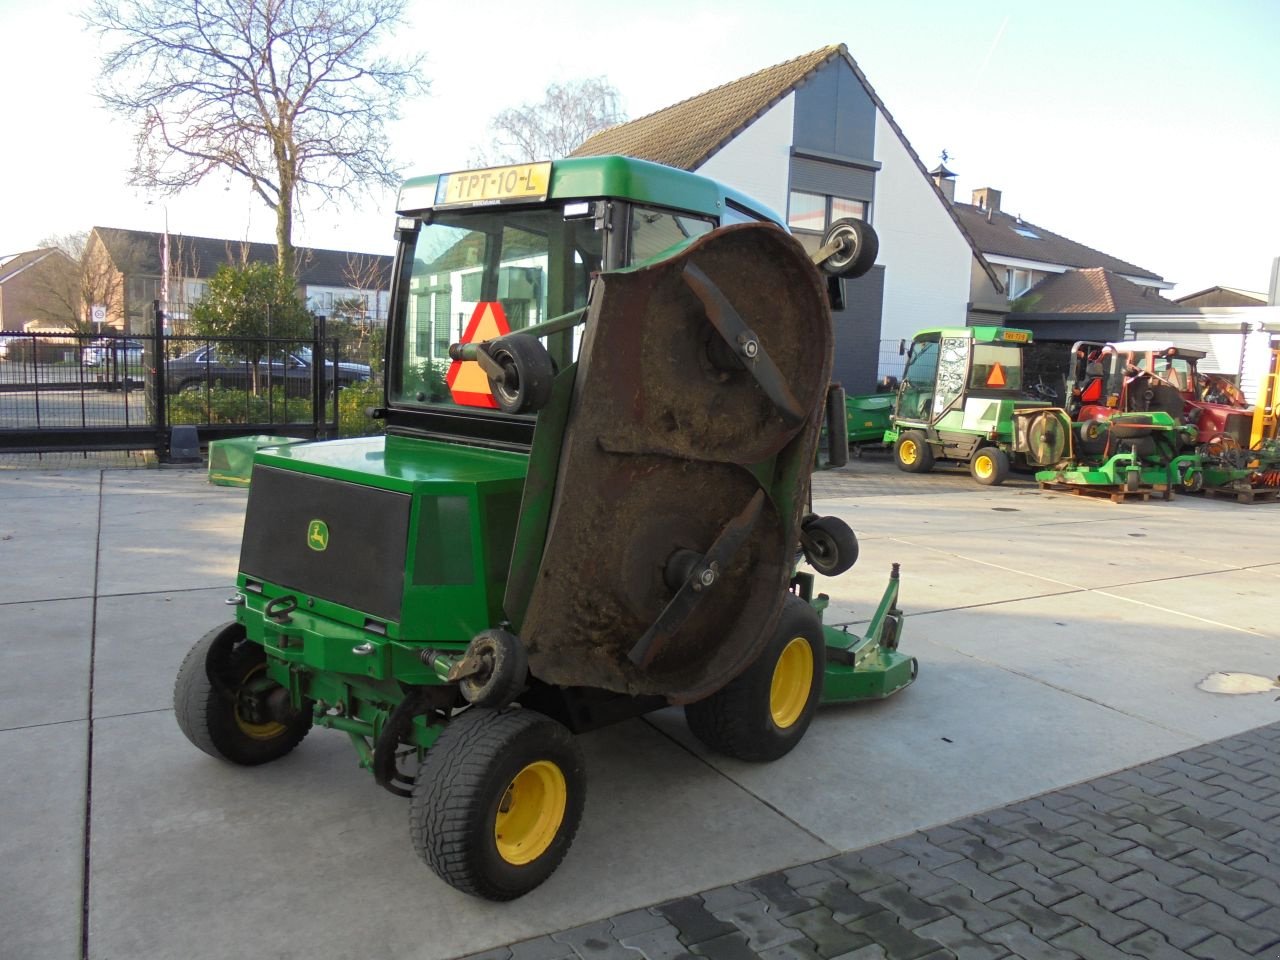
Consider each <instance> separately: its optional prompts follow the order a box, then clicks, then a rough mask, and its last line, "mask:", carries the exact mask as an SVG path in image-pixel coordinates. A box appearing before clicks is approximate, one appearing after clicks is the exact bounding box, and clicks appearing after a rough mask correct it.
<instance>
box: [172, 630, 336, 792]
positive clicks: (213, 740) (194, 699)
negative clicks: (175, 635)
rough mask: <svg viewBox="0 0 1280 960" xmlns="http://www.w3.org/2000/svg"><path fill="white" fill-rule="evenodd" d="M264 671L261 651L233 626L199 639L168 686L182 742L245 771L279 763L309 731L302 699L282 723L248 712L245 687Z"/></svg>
mask: <svg viewBox="0 0 1280 960" xmlns="http://www.w3.org/2000/svg"><path fill="white" fill-rule="evenodd" d="M266 667H267V655H266V652H265V651H264V650H263V649H262V647H260V646H259V645H258V644H256V643H253V642H252V641H250V640H248V639H246V638H245V632H244V627H242V626H241V625H240V624H238V623H227V624H224V625H223V626H221V627H217V628H215V629H213V630H210V631H209V632H208V633H206V634H205V635H204V636H203V637H201V638H200V640H199V641H197V642H196V645H195V646H194V647H192V648H191V650H190V652H189V653H188V654H187V656H186V659H184V660H183V661H182V666H181V667H179V668H178V678H177V680H176V681H175V683H174V685H173V712H174V715H175V716H176V717H177V720H178V726H179V727H180V728H181V729H182V732H183V733H184V734H186V737H187V739H188V740H190V741H191V742H192V743H193V744H195V745H196V746H197V747H199V748H200V749H201V750H203V751H204V752H205V753H207V754H209V756H211V757H217V758H218V759H219V760H226V761H228V762H230V763H236V764H240V765H241V766H245V767H252V766H257V765H258V764H261V763H270V762H271V761H272V760H279V759H280V758H281V757H283V756H284V755H285V754H287V753H289V752H290V751H291V750H292V749H293V748H294V747H296V746H297V745H298V744H299V743H301V742H302V738H303V737H305V736H306V735H307V731H308V730H310V729H311V712H310V710H308V709H307V706H308V704H307V703H306V702H305V701H304V705H303V709H301V710H298V711H296V712H295V713H293V714H291V715H290V716H288V717H285V718H284V719H283V720H272V719H267V718H263V717H254V716H252V715H251V714H250V712H249V708H250V706H251V701H250V699H249V698H248V693H249V689H248V687H249V685H250V684H253V685H255V686H257V685H259V684H261V683H262V674H263V673H264V672H265V670H266ZM272 686H274V687H275V689H279V687H278V685H274V684H272ZM258 696H259V697H260V696H261V694H260V693H259V695H258Z"/></svg>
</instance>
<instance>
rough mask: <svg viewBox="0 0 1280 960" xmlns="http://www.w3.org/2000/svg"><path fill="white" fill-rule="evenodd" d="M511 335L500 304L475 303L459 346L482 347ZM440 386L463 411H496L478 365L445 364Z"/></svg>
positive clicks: (473, 363) (484, 377) (461, 362)
mask: <svg viewBox="0 0 1280 960" xmlns="http://www.w3.org/2000/svg"><path fill="white" fill-rule="evenodd" d="M510 332H511V327H510V325H509V324H508V323H507V315H506V313H505V312H503V309H502V304H500V303H478V304H476V309H475V312H474V313H472V314H471V322H470V323H468V324H467V329H466V330H464V331H463V333H462V340H461V341H460V342H461V343H484V342H485V341H486V340H494V339H496V338H498V337H501V336H505V335H506V334H508V333H510ZM444 382H445V383H447V384H448V385H449V392H450V393H452V394H453V399H454V401H455V402H456V403H460V404H462V405H463V406H465V407H489V408H491V409H493V410H496V409H498V401H497V400H495V399H493V393H492V391H490V389H489V378H488V377H487V376H485V373H484V371H483V370H481V369H480V364H478V363H476V362H475V361H474V360H455V361H453V363H451V364H449V372H448V373H446V374H445V377H444Z"/></svg>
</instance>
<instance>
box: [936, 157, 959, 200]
mask: <svg viewBox="0 0 1280 960" xmlns="http://www.w3.org/2000/svg"><path fill="white" fill-rule="evenodd" d="M929 176H931V177H933V182H934V183H936V184H937V185H938V189H939V190H941V191H942V195H943V196H944V197H946V198H947V202H948V203H955V202H956V175H955V174H954V173H952V172H951V171H950V170H948V169H947V168H946V167H944V166H943V165H942V164H938V165H937V166H936V167H934V168H933V169H932V170H930V171H929Z"/></svg>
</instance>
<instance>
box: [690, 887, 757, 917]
mask: <svg viewBox="0 0 1280 960" xmlns="http://www.w3.org/2000/svg"><path fill="white" fill-rule="evenodd" d="M700 896H701V897H702V902H703V904H704V905H705V906H706V908H707V909H708V910H709V911H710V912H711V913H715V912H717V911H719V910H732V909H733V908H734V907H737V906H741V905H742V904H744V903H751V902H752V901H753V900H758V899H759V897H757V896H756V894H755V893H754V892H753V891H751V890H745V889H743V888H742V887H738V886H729V887H716V888H715V889H714V890H708V891H706V892H705V893H702V894H700Z"/></svg>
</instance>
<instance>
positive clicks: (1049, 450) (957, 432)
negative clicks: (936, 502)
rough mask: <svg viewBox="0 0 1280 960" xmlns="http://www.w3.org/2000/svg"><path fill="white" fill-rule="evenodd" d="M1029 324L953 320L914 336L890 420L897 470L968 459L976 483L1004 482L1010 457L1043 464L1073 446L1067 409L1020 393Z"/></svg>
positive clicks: (889, 436)
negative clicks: (948, 325)
mask: <svg viewBox="0 0 1280 960" xmlns="http://www.w3.org/2000/svg"><path fill="white" fill-rule="evenodd" d="M1030 342H1031V331H1030V330H1017V329H1013V328H1010V327H955V328H942V329H935V330H922V331H921V332H920V333H917V334H916V335H915V336H914V337H913V338H912V340H911V348H910V350H909V351H908V352H907V365H906V368H905V369H904V370H903V373H902V381H901V383H900V384H899V385H898V393H897V397H896V398H895V400H894V405H893V413H892V417H891V425H890V427H889V429H888V430H886V431H885V433H884V439H885V442H886V443H891V444H893V455H894V460H895V461H896V462H897V464H898V468H899V469H900V470H905V471H907V472H908V473H926V472H928V471H929V470H932V469H933V466H934V463H935V462H937V461H938V460H953V461H957V462H959V463H967V464H968V465H969V472H970V473H971V474H972V475H973V478H974V479H975V480H977V481H978V482H979V483H982V484H988V485H995V484H999V483H1003V482H1004V480H1005V478H1006V477H1007V476H1008V475H1009V468H1010V464H1011V462H1015V461H1016V462H1017V463H1018V464H1019V465H1020V466H1026V467H1048V466H1052V465H1054V464H1057V463H1059V462H1060V461H1062V460H1063V459H1065V458H1068V457H1069V456H1070V453H1071V421H1070V419H1069V418H1068V417H1067V414H1066V412H1065V411H1063V410H1061V409H1059V408H1057V407H1053V406H1051V405H1050V404H1049V403H1048V402H1046V401H1042V400H1031V399H1028V398H1026V397H1025V396H1024V395H1023V392H1022V391H1023V384H1022V347H1023V344H1026V343H1030Z"/></svg>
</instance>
